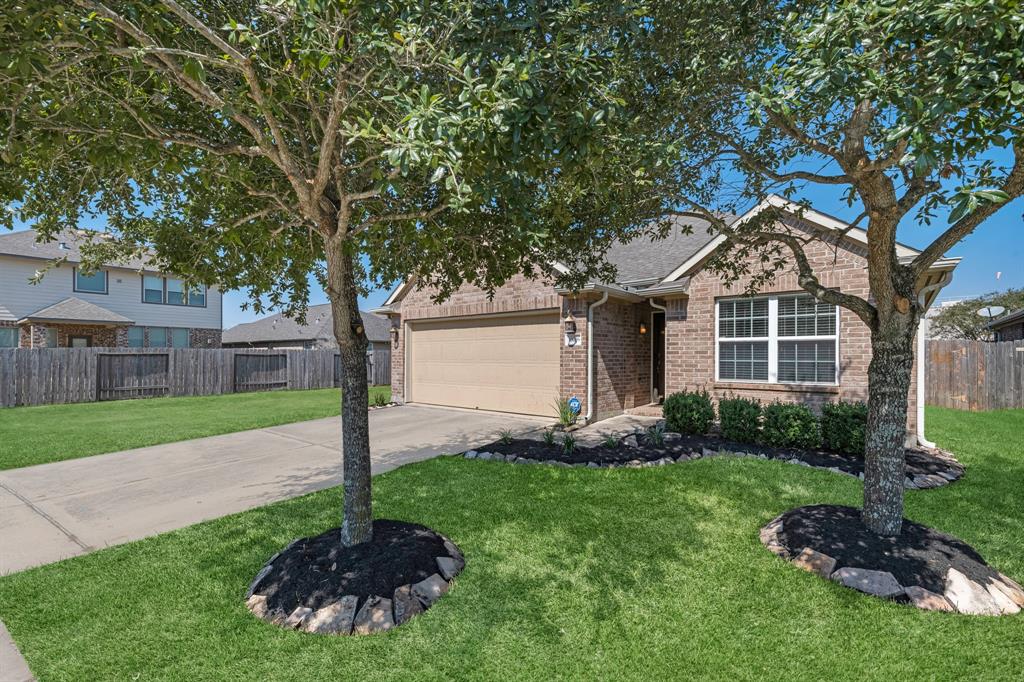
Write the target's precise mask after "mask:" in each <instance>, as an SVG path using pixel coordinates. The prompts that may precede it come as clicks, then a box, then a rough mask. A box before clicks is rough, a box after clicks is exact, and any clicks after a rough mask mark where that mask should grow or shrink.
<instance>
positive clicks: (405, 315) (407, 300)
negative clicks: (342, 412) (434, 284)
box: [391, 275, 562, 402]
mask: <svg viewBox="0 0 1024 682" xmlns="http://www.w3.org/2000/svg"><path fill="white" fill-rule="evenodd" d="M434 294H435V290H434V289H432V288H428V287H424V288H415V287H414V288H413V289H412V291H409V292H408V293H407V294H406V295H405V297H404V298H403V299H402V300H401V301H400V303H399V306H398V309H399V316H398V318H397V319H393V322H392V323H393V324H395V323H398V324H399V327H398V342H397V344H392V347H391V395H392V399H393V400H395V401H397V402H402V401H404V400H405V325H404V324H403V323H404V322H408V321H411V320H424V319H433V318H439V317H466V316H472V315H495V314H500V313H515V312H527V311H531V310H544V309H556V310H557V309H559V307H560V306H561V299H562V297H561V296H559V295H558V294H557V293H556V292H555V290H554V287H553V286H552V284H551V283H550V282H548V281H545V280H543V279H540V278H538V279H530V278H528V277H524V276H523V275H515V276H514V277H512V278H511V279H510V280H509V281H508V282H506V283H505V284H504V285H503V286H501V287H499V288H498V289H497V290H496V291H495V292H494V296H493V297H490V296H488V294H487V292H486V291H484V290H482V289H480V288H479V287H475V286H472V285H466V286H463V287H461V288H459V289H458V290H457V291H455V292H454V293H453V294H452V295H451V296H449V297H448V299H446V300H445V301H444V302H443V303H441V304H436V303H434V302H433V300H432V296H433V295H434ZM560 341H561V339H552V343H559V342H560Z"/></svg>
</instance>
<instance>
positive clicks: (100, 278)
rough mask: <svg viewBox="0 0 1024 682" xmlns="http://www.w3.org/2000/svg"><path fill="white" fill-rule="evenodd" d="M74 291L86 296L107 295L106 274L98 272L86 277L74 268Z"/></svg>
mask: <svg viewBox="0 0 1024 682" xmlns="http://www.w3.org/2000/svg"><path fill="white" fill-rule="evenodd" d="M74 289H75V291H80V292H83V293H87V294H105V293H107V273H106V272H104V271H102V270H98V271H96V272H94V273H92V274H89V275H86V274H84V273H83V272H82V271H81V270H79V269H78V268H75V286H74Z"/></svg>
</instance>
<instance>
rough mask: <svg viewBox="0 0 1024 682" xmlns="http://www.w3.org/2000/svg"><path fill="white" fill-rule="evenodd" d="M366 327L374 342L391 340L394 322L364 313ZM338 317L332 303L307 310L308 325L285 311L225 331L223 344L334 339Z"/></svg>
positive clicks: (313, 306)
mask: <svg viewBox="0 0 1024 682" xmlns="http://www.w3.org/2000/svg"><path fill="white" fill-rule="evenodd" d="M359 314H360V315H362V317H363V327H364V328H365V329H366V336H367V338H368V339H370V341H388V340H389V330H390V323H389V322H388V320H387V318H386V317H381V316H380V315H374V314H372V313H367V312H360V313H359ZM333 324H334V316H333V315H332V314H331V305H330V304H329V303H325V304H323V305H311V306H309V308H308V309H307V310H306V324H299V322H298V320H296V319H294V318H291V317H287V316H285V315H284V313H278V314H277V315H271V316H269V317H264V318H263V319H261V320H256V321H255V322H246V323H244V324H239V325H235V326H234V327H232V328H231V329H228V330H226V331H225V332H224V334H223V337H222V339H221V340H222V342H223V343H261V342H266V341H316V340H319V339H323V340H326V341H330V342H332V343H333V342H334V330H333V329H332V327H333Z"/></svg>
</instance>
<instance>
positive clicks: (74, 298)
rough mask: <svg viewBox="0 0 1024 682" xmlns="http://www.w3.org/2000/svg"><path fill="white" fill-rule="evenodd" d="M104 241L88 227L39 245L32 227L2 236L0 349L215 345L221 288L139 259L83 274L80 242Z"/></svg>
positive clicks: (219, 334)
mask: <svg viewBox="0 0 1024 682" xmlns="http://www.w3.org/2000/svg"><path fill="white" fill-rule="evenodd" d="M103 238H105V237H104V236H102V235H101V233H97V232H90V231H87V230H68V231H65V232H63V233H61V234H60V235H58V236H57V238H56V239H54V240H53V241H52V242H42V243H39V242H36V233H35V231H34V230H24V231H21V232H10V233H7V234H2V235H0V348H4V347H7V348H12V347H13V348H18V347H21V348H56V347H60V348H64V347H75V346H79V347H81V346H86V347H88V346H102V347H139V348H146V347H149V348H155V347H163V348H166V347H173V348H188V347H191V348H218V347H220V341H221V328H222V326H223V325H222V319H223V316H222V307H221V293H220V291H218V290H217V289H216V288H213V287H210V288H206V287H203V288H201V289H200V288H198V287H193V288H192V289H188V288H187V287H186V286H185V284H184V282H182V280H181V279H180V278H178V277H176V276H174V275H173V274H169V273H165V272H160V271H158V270H157V269H155V268H154V267H153V266H152V265H150V264H149V263H147V262H143V261H141V260H134V261H131V262H128V263H111V264H108V265H105V266H103V267H102V268H101V269H100V270H98V271H97V272H94V273H88V274H87V273H85V272H82V271H81V270H80V269H79V268H78V263H79V262H80V261H81V252H80V250H79V249H80V247H81V246H83V245H84V244H86V243H88V242H89V241H90V240H94V239H103ZM54 263H56V265H54V267H52V268H51V269H50V270H49V271H47V272H46V273H45V275H44V276H43V277H42V279H41V280H40V281H39V282H38V283H36V284H33V283H31V282H30V280H31V279H32V278H33V276H34V275H35V274H36V272H37V271H40V270H44V269H45V268H46V266H47V265H51V264H54Z"/></svg>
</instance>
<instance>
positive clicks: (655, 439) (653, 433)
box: [644, 424, 665, 448]
mask: <svg viewBox="0 0 1024 682" xmlns="http://www.w3.org/2000/svg"><path fill="white" fill-rule="evenodd" d="M644 439H645V440H646V441H647V444H648V445H653V446H654V447H656V448H660V447H661V446H662V445H664V444H665V425H664V424H655V425H654V426H652V427H650V428H649V429H647V431H646V432H645V433H644Z"/></svg>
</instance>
